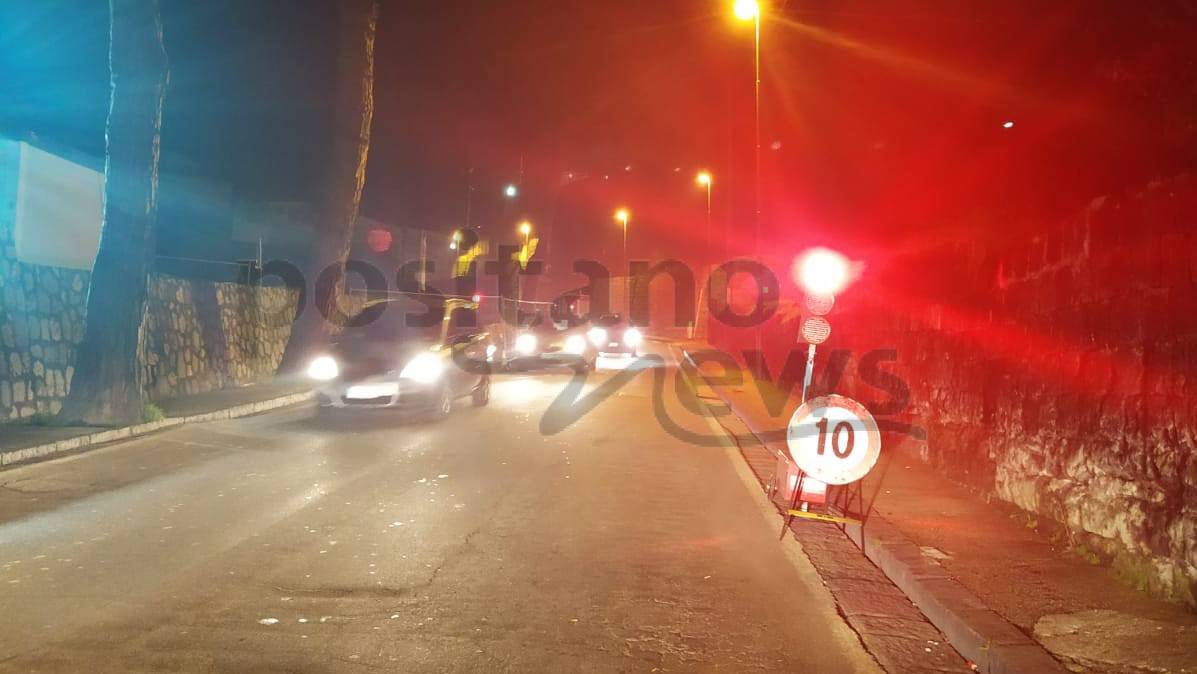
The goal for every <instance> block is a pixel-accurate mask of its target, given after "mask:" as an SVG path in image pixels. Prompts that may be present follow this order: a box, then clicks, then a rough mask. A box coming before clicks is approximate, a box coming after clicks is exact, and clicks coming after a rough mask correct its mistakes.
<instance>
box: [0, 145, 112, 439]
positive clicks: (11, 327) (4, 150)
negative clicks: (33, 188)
mask: <svg viewBox="0 0 1197 674" xmlns="http://www.w3.org/2000/svg"><path fill="white" fill-rule="evenodd" d="M17 167H18V163H17V145H16V143H8V142H2V143H0V422H2V421H5V420H9V419H15V418H22V417H30V416H33V415H34V414H37V413H42V414H53V413H56V412H58V410H59V408H60V407H61V400H62V398H63V396H65V395H66V391H67V388H68V387H69V386H70V383H71V377H72V375H73V374H74V367H72V364H73V363H74V362H75V345H76V344H78V342H79V339H80V338H81V337H82V336H83V307H84V303H85V299H84V298H85V296H86V292H87V283H88V277H89V276H90V275H89V274H87V273H86V272H81V271H75V270H70V269H60V268H57V267H44V266H41V265H31V264H24V263H21V262H18V261H17V253H16V247H15V244H14V241H13V226H14V215H15V213H16V198H17V189H16V184H17Z"/></svg>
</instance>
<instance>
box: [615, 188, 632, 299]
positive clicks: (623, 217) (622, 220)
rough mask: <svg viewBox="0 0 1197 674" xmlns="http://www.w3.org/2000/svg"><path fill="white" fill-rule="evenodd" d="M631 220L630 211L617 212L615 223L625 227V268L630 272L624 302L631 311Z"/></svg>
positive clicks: (625, 286) (626, 278) (625, 284)
mask: <svg viewBox="0 0 1197 674" xmlns="http://www.w3.org/2000/svg"><path fill="white" fill-rule="evenodd" d="M631 219H632V214H631V213H629V212H628V209H626V208H621V209H619V210H617V211H615V221H616V222H618V223H619V224H620V225H622V226H623V266H624V271H626V272H628V275H627V276H625V277H624V295H625V297H624V300H625V301H626V302H627V304H628V307H629V309H630V308H631V306H632V298H631V293H632V279H631V271H630V270H629V269H628V221H629V220H631Z"/></svg>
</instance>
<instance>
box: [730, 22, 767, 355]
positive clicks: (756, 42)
mask: <svg viewBox="0 0 1197 674" xmlns="http://www.w3.org/2000/svg"><path fill="white" fill-rule="evenodd" d="M732 13H733V14H734V15H735V17H736V18H737V19H739V20H740V21H751V22H752V24H753V38H754V39H753V51H752V65H753V73H754V78H753V82H754V87H753V95H754V114H753V132H754V134H755V136H756V147H755V151H754V155H753V159H754V165H755V169H754V176H755V178H754V180H753V188H754V191H755V193H756V194H755V200H754V203H755V206H754V208H753V229H754V231H755V236H754V244H753V248H754V249H755V253H756V257H757V259H760V257H761V15H762V14H763V12H762V8H761V3H760V2H759V0H735V4H733V5H732ZM761 331H762V326H760V325H758V326H757V329H756V348H757V350H758V351H759V350H761V349H763V348H764V346H763V339H764V338H763V336H762V334H761Z"/></svg>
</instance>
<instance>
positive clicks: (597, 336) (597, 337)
mask: <svg viewBox="0 0 1197 674" xmlns="http://www.w3.org/2000/svg"><path fill="white" fill-rule="evenodd" d="M586 336H587V337H589V338H590V343H591V344H593V345H595V346H602V345H603V342H605V341H607V331H606V330H604V329H603V328H591V329H590V331H589V332H587V333H586Z"/></svg>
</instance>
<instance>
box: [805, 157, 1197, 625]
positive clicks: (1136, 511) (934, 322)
mask: <svg viewBox="0 0 1197 674" xmlns="http://www.w3.org/2000/svg"><path fill="white" fill-rule="evenodd" d="M1195 214H1197V184H1195V181H1193V180H1192V179H1190V178H1180V179H1176V180H1171V181H1168V182H1164V183H1159V184H1155V185H1152V186H1151V187H1149V188H1148V189H1145V190H1143V191H1141V192H1139V193H1137V194H1132V195H1128V196H1123V197H1118V198H1105V199H1099V200H1096V201H1094V202H1093V203H1092V204H1091V205H1090V207H1089V208H1088V209H1086V210H1085V211H1084V212H1083V213H1080V214H1078V215H1077V216H1076V217H1075V218H1073V219H1071V220H1070V221H1068V222H1065V223H1061V224H1060V225H1058V226H1054V227H1047V228H1044V230H1043V232H1042V234H1041V235H1040V236H1039V237H1037V238H1035V239H1033V240H1030V241H1011V242H1007V243H1006V244H1005V245H998V246H995V245H994V244H993V243H992V242H990V243H985V244H980V243H965V244H958V245H954V246H950V247H944V248H941V249H938V250H935V251H930V252H928V253H926V254H923V255H920V256H917V257H907V258H903V259H898V260H891V261H888V262H887V263H886V264H885V265H884V268H882V269H877V270H873V271H875V272H876V273H870V274H868V275H866V279H868V280H865V281H863V282H862V283H861V284H859V285H858V286H857V287H854V288H853V289H852V290H851V292H849V293H846V294H845V295H844V297H843V299H842V301H841V303H840V305H839V306H837V308H836V310H835V312H834V313H833V314H832V315H831V316H830V317H829V318H830V319H831V320H832V324H833V325H834V326H835V332H834V333H833V337H832V341H831V342H830V343H829V344H828V347H829V348H832V349H834V348H843V349H849V350H851V352H852V353H853V354H854V356H855V357H854V358H853V359H852V361H851V362H852V363H853V365H851V366H850V367H849V371H848V376H847V377H846V378H845V379H844V380H843V381H842V382H841V383H840V384H839V385H838V386H837V387H836V388H837V390H839V391H841V392H845V393H848V394H850V395H854V396H855V397H858V398H860V399H863V400H866V401H871V403H872V404H873V405H879V404H880V403H882V402H883V401H885V400H886V399H888V398H891V396H890V395H889V394H886V393H882V392H880V391H879V390H878V389H877V388H876V387H873V386H870V385H869V384H868V383H866V382H865V381H864V380H863V378H862V377H861V376H860V374H861V373H860V372H858V369H859V368H856V367H855V365H856V364H858V363H859V356H860V355H863V354H864V353H867V352H868V351H869V350H871V349H876V348H892V349H894V352H895V355H896V360H895V361H893V362H889V363H885V364H884V367H883V369H885V370H886V371H888V372H892V373H895V374H897V375H899V376H900V377H901V379H902V380H903V381H905V382H906V383H907V384H908V385H909V387H910V389H911V397H910V405H909V406H908V407H907V408H906V409H904V410H903V411H902V412H900V413H898V414H895V415H893V416H894V417H896V420H898V421H905V422H910V423H912V424H914V426H915V427H917V428H921V429H923V430H925V431H926V441H925V442H923V441H921V440H915V439H913V438H911V437H907V438H905V440H904V442H903V443H902V444H904V445H905V446H906V448H907V449H910V450H913V452H914V453H915V454H917V455H919V456H921V457H922V458H923V460H925V461H927V462H929V463H931V464H933V465H935V466H936V467H937V468H939V469H940V470H942V471H943V472H944V474H945V476H947V477H949V478H951V479H955V480H959V481H962V482H965V483H968V484H970V485H972V486H974V487H976V488H978V489H980V490H982V491H985V492H987V493H990V494H993V495H995V496H997V497H999V498H1001V499H1003V500H1005V501H1008V502H1010V503H1013V504H1015V505H1017V506H1019V507H1021V508H1023V509H1025V510H1027V511H1029V512H1032V513H1036V514H1038V515H1039V516H1041V517H1044V518H1049V519H1050V520H1053V521H1055V522H1058V523H1061V524H1063V525H1064V527H1065V528H1066V530H1067V532H1068V533H1069V537H1070V539H1071V543H1072V545H1074V546H1076V547H1078V548H1080V547H1082V546H1084V547H1085V548H1087V549H1089V550H1093V551H1097V552H1098V553H1099V556H1103V557H1105V558H1107V559H1108V560H1111V561H1112V562H1113V564H1114V566H1115V568H1116V569H1118V570H1119V571H1120V572H1121V573H1123V574H1124V575H1125V576H1126V577H1127V578H1128V579H1129V580H1131V581H1132V582H1133V583H1135V584H1137V585H1139V586H1140V587H1142V588H1144V589H1148V590H1150V591H1152V592H1154V593H1156V594H1158V595H1162V596H1165V597H1169V598H1172V599H1175V600H1179V601H1185V602H1188V603H1190V604H1197V601H1195V595H1197V450H1195V446H1197V222H1194V215H1195ZM995 248H996V252H995ZM874 379H876V378H875V377H874Z"/></svg>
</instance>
